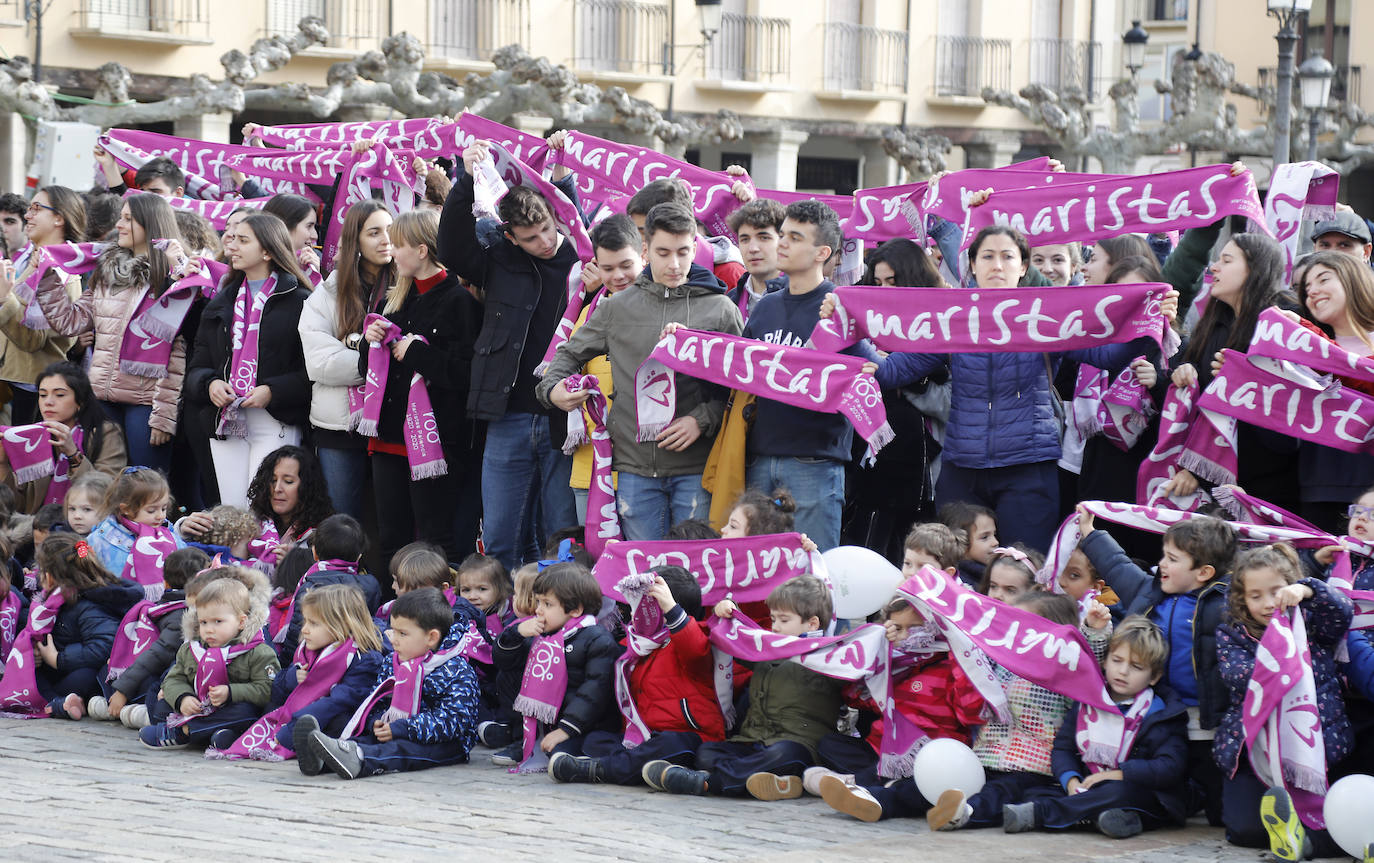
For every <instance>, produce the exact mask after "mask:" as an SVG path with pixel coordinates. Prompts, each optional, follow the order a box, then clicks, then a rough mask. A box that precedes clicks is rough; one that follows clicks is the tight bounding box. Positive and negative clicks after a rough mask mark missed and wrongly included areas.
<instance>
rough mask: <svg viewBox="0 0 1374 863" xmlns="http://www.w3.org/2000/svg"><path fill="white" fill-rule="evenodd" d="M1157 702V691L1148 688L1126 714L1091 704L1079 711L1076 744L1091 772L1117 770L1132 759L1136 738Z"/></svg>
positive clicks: (1140, 693) (1140, 694)
mask: <svg viewBox="0 0 1374 863" xmlns="http://www.w3.org/2000/svg"><path fill="white" fill-rule="evenodd" d="M1154 701H1155V692H1154V690H1153V689H1151V688H1150V687H1148V686H1147V687H1145V688H1144V689H1142V690H1141V691H1140V692H1138V693H1136V696H1135V698H1133V699H1132V700H1131V706H1130V707H1128V708H1126V712H1125V714H1124V715H1123V714H1121V713H1111V712H1109V711H1105V710H1099V709H1097V708H1096V707H1093V706H1092V705H1089V704H1084V705H1081V706H1080V707H1079V708H1078V727H1077V728H1076V729H1075V731H1074V741H1075V742H1076V743H1077V744H1078V754H1079V755H1081V756H1082V757H1083V763H1084V765H1086V766H1087V768H1088V772H1089V773H1101V772H1102V771H1103V770H1115V769H1116V768H1117V767H1119V766H1120V765H1121V762H1123V761H1125V760H1126V759H1127V758H1129V757H1130V755H1131V747H1132V746H1134V745H1135V738H1136V735H1137V734H1139V733H1140V726H1141V725H1143V724H1144V723H1145V717H1146V716H1148V715H1149V714H1150V706H1151V705H1152V704H1154Z"/></svg>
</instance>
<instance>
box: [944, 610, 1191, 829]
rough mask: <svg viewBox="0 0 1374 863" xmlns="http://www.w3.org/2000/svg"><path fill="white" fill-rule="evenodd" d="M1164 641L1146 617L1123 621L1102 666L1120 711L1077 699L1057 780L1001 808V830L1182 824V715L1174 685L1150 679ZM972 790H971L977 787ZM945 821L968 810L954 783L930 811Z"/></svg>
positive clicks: (1163, 655) (1060, 748) (1058, 750)
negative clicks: (1162, 687)
mask: <svg viewBox="0 0 1374 863" xmlns="http://www.w3.org/2000/svg"><path fill="white" fill-rule="evenodd" d="M1168 657H1169V645H1168V643H1167V642H1166V641H1165V640H1164V634H1163V633H1162V632H1161V631H1160V629H1159V627H1157V626H1155V625H1154V624H1153V623H1151V622H1150V621H1149V620H1148V619H1146V618H1145V617H1142V616H1140V615H1135V616H1133V617H1128V618H1126V619H1125V620H1124V621H1122V623H1121V625H1120V626H1119V627H1117V629H1116V632H1115V633H1113V635H1112V639H1111V641H1110V642H1108V644H1107V658H1106V660H1105V661H1104V662H1103V664H1102V671H1103V675H1104V676H1105V678H1106V682H1107V691H1108V692H1109V693H1110V694H1111V697H1112V700H1113V701H1114V702H1116V704H1117V706H1118V707H1120V708H1121V712H1122V715H1121V716H1117V715H1115V714H1111V713H1105V712H1103V711H1100V710H1094V709H1092V708H1088V707H1085V706H1084V705H1081V704H1075V705H1074V706H1073V707H1071V708H1070V709H1069V712H1068V714H1067V715H1066V716H1065V717H1064V724H1063V725H1061V726H1060V728H1059V734H1058V736H1056V737H1055V741H1054V754H1053V757H1052V767H1053V770H1054V775H1055V778H1056V779H1058V780H1059V784H1060V786H1061V787H1059V788H1055V787H1045V788H1033V789H1028V790H1027V793H1026V795H1025V798H1024V799H1023V800H1021V801H1016V802H1009V803H1006V804H1005V805H1004V806H1003V807H1002V829H1003V830H1005V831H1006V832H1008V833H1020V832H1023V831H1026V830H1034V829H1036V828H1037V827H1039V828H1045V829H1048V830H1064V829H1067V828H1069V827H1073V826H1074V825H1076V824H1079V823H1082V822H1088V823H1090V824H1093V825H1095V826H1096V827H1097V829H1098V830H1099V831H1101V832H1102V833H1104V834H1106V835H1107V836H1110V837H1112V838H1113V839H1125V838H1127V837H1130V836H1134V835H1136V834H1137V833H1139V832H1140V831H1142V830H1146V829H1153V828H1155V827H1160V826H1163V825H1165V824H1182V823H1183V820H1184V818H1185V808H1186V807H1187V791H1186V786H1185V785H1184V782H1183V780H1184V778H1185V777H1186V776H1187V772H1188V715H1187V710H1186V709H1185V708H1184V706H1183V703H1182V702H1180V701H1178V700H1177V699H1176V698H1175V697H1174V696H1173V694H1172V693H1168V692H1167V691H1159V692H1157V691H1155V690H1154V689H1153V686H1154V685H1155V684H1156V683H1158V682H1159V678H1160V676H1161V675H1163V673H1164V667H1165V663H1166V662H1167V660H1168ZM975 796H976V795H975ZM949 813H953V814H952V815H949V820H948V822H947V824H946V829H951V830H952V829H956V828H958V827H961V826H963V823H964V822H965V821H967V819H968V818H969V816H971V815H972V814H973V807H972V806H971V805H970V804H969V803H967V802H965V798H964V793H963V792H962V791H959V790H950V791H946V792H945V793H944V794H942V795H940V800H939V801H938V802H937V803H936V804H935V806H934V808H932V809H931V812H930V818H931V820H932V821H943V820H944V819H945V817H946V815H947V814H949Z"/></svg>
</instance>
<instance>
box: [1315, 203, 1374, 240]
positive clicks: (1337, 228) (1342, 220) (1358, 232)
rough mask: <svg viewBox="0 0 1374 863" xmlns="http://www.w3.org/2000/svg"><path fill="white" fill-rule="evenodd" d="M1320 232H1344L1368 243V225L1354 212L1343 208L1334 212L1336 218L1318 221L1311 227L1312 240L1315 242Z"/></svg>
mask: <svg viewBox="0 0 1374 863" xmlns="http://www.w3.org/2000/svg"><path fill="white" fill-rule="evenodd" d="M1322 234H1345V235H1346V236H1347V237H1354V238H1355V239H1357V240H1359V241H1360V242H1361V243H1368V242H1369V241H1370V240H1369V225H1368V224H1366V223H1365V220H1364V219H1362V218H1360V216H1359V215H1357V214H1355V213H1349V212H1346V211H1344V210H1342V211H1341V212H1339V213H1337V214H1336V218H1334V219H1327V220H1325V221H1322V222H1318V223H1317V226H1316V227H1315V228H1313V229H1312V241H1313V242H1316V240H1317V238H1318V237H1320V236H1321V235H1322Z"/></svg>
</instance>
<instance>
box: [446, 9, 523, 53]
mask: <svg viewBox="0 0 1374 863" xmlns="http://www.w3.org/2000/svg"><path fill="white" fill-rule="evenodd" d="M529 36H530V4H529V0H430V4H429V54H430V56H432V57H445V58H450V59H463V60H490V59H491V55H492V53H494V52H495V51H496V49H497V48H502V47H505V46H506V45H510V44H513V43H519V44H522V45H528V44H529V41H530V39H529Z"/></svg>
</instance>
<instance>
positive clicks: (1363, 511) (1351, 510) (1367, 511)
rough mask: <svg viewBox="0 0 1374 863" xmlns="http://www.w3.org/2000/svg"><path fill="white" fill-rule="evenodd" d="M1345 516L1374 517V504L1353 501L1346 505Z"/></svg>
mask: <svg viewBox="0 0 1374 863" xmlns="http://www.w3.org/2000/svg"><path fill="white" fill-rule="evenodd" d="M1345 517H1346V518H1370V519H1374V506H1360V505H1359V504H1358V503H1352V504H1351V505H1350V506H1348V507H1346V510H1345Z"/></svg>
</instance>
